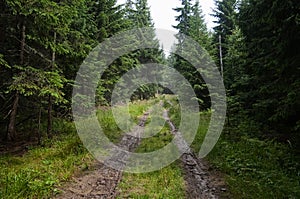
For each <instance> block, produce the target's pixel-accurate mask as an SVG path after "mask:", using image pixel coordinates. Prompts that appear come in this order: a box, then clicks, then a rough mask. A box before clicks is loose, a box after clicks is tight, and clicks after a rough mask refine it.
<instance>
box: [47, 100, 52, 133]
mask: <svg viewBox="0 0 300 199" xmlns="http://www.w3.org/2000/svg"><path fill="white" fill-rule="evenodd" d="M51 133H52V97H51V95H49V98H48V124H47V135H48V138H51Z"/></svg>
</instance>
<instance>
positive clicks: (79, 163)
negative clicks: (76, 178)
mask: <svg viewBox="0 0 300 199" xmlns="http://www.w3.org/2000/svg"><path fill="white" fill-rule="evenodd" d="M71 132H72V130H71ZM91 161H92V158H91V156H90V155H89V154H88V153H87V151H86V150H85V148H84V147H83V145H82V144H81V141H80V139H79V138H78V136H77V134H76V133H74V132H72V133H69V134H67V135H66V134H63V135H60V136H57V137H54V138H53V139H51V140H48V141H47V142H45V146H44V147H35V148H32V149H30V150H29V151H28V153H26V154H24V155H23V156H21V157H18V156H4V157H0V165H1V166H0V176H1V178H0V198H49V197H51V196H52V195H53V194H56V193H58V189H57V187H58V186H60V185H61V184H62V182H65V181H67V180H68V179H69V178H70V177H71V176H72V175H73V174H74V173H75V172H76V171H79V170H80V169H86V168H87V167H88V165H89V163H90V162H91Z"/></svg>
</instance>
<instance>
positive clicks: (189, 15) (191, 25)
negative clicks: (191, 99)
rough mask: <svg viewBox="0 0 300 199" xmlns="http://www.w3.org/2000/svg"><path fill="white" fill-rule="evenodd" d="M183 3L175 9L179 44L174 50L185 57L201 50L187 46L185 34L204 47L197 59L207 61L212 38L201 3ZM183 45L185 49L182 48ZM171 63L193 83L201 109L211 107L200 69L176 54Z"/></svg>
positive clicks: (170, 60) (171, 58)
mask: <svg viewBox="0 0 300 199" xmlns="http://www.w3.org/2000/svg"><path fill="white" fill-rule="evenodd" d="M181 5H182V6H181V7H179V8H176V9H174V10H175V11H177V12H178V13H179V15H178V16H177V17H176V21H178V25H176V26H174V28H176V29H177V30H178V34H177V35H176V37H177V39H178V44H176V45H175V46H174V52H175V53H176V52H179V53H181V54H184V55H185V57H190V58H191V57H194V56H193V53H194V52H198V51H199V50H198V49H194V48H193V47H192V46H186V45H188V44H186V43H185V42H186V38H185V36H184V35H186V36H189V37H190V38H191V39H193V40H194V41H196V42H198V44H199V45H200V46H201V47H202V49H203V52H201V54H197V56H199V60H197V62H198V63H206V61H207V58H208V54H206V52H204V51H205V50H206V51H208V52H209V51H211V50H212V48H211V45H210V43H211V38H210V35H209V33H208V30H207V27H206V24H205V21H204V18H203V15H202V10H201V7H200V4H199V2H198V1H196V3H195V4H194V5H193V4H192V3H191V1H189V0H183V1H182V2H181ZM183 34H184V35H183ZM187 43H188V42H187ZM183 47H184V50H182V48H183ZM187 49H189V50H187ZM169 65H171V66H173V67H174V68H175V69H176V70H177V71H178V72H180V73H181V74H182V75H183V76H184V77H185V78H186V80H188V81H189V83H190V84H191V85H192V87H193V88H194V90H195V93H196V96H197V98H198V99H197V100H198V101H199V102H202V103H200V107H201V109H207V108H209V107H210V99H209V96H208V90H207V87H206V84H205V82H204V80H203V77H202V76H201V74H200V73H199V71H198V70H197V69H195V68H194V66H192V65H191V63H189V62H188V61H187V60H185V59H183V58H182V57H180V56H178V55H174V54H171V56H169ZM202 75H203V74H202Z"/></svg>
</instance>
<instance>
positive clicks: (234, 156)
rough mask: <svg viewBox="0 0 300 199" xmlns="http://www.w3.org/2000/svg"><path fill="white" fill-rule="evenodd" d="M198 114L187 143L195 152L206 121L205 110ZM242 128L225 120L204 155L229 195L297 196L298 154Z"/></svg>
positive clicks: (174, 109)
mask: <svg viewBox="0 0 300 199" xmlns="http://www.w3.org/2000/svg"><path fill="white" fill-rule="evenodd" d="M167 98H168V100H167V101H168V102H171V104H172V106H170V104H168V103H167V104H166V106H168V107H169V108H170V115H171V120H172V121H173V122H174V123H175V124H177V125H178V124H179V123H180V115H179V114H178V113H179V110H180V107H179V105H178V103H177V102H176V98H174V97H171V96H168V97H167ZM199 114H200V117H201V121H200V124H199V129H198V132H197V134H196V137H195V139H194V142H193V143H192V145H191V147H192V148H193V149H194V151H195V152H198V151H199V149H200V147H201V143H202V142H203V140H204V137H205V134H206V132H207V129H208V125H209V121H210V112H209V111H206V112H201V113H199ZM248 129H250V128H248ZM246 130H247V128H246V127H244V128H232V127H230V126H229V125H228V124H226V126H225V129H224V132H223V133H222V135H221V137H220V139H219V140H218V142H217V144H216V146H215V148H214V149H213V151H212V152H211V153H210V154H209V155H208V156H207V157H206V158H205V159H207V160H208V161H209V162H210V163H211V165H212V166H213V167H214V168H215V169H216V170H219V171H221V173H223V174H224V177H225V180H226V183H227V186H228V188H229V191H230V195H231V197H232V198H261V199H264V198H299V197H300V189H299V188H300V171H299V167H300V157H299V156H295V154H294V153H293V152H292V150H291V147H292V146H290V145H286V144H283V143H280V142H278V141H276V140H263V139H258V138H255V137H250V136H249V135H247V132H245V131H246ZM248 133H249V132H248Z"/></svg>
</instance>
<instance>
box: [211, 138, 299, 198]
mask: <svg viewBox="0 0 300 199" xmlns="http://www.w3.org/2000/svg"><path fill="white" fill-rule="evenodd" d="M208 159H209V160H210V162H211V163H212V164H213V165H214V166H215V167H216V168H218V169H219V170H220V171H222V172H223V173H224V174H225V175H226V181H227V183H228V186H229V188H230V191H231V193H232V197H233V198H262V199H263V198H300V171H299V169H297V168H299V159H296V158H295V156H294V155H292V154H291V152H290V149H289V148H288V146H286V145H283V144H280V143H278V142H276V141H262V140H258V139H256V138H250V137H246V136H243V137H241V139H240V140H238V141H236V140H235V141H234V140H231V139H230V138H228V137H226V136H224V135H223V136H222V137H221V139H220V141H219V142H218V144H217V145H216V147H215V148H214V150H213V151H212V152H211V153H210V154H209V156H208Z"/></svg>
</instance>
